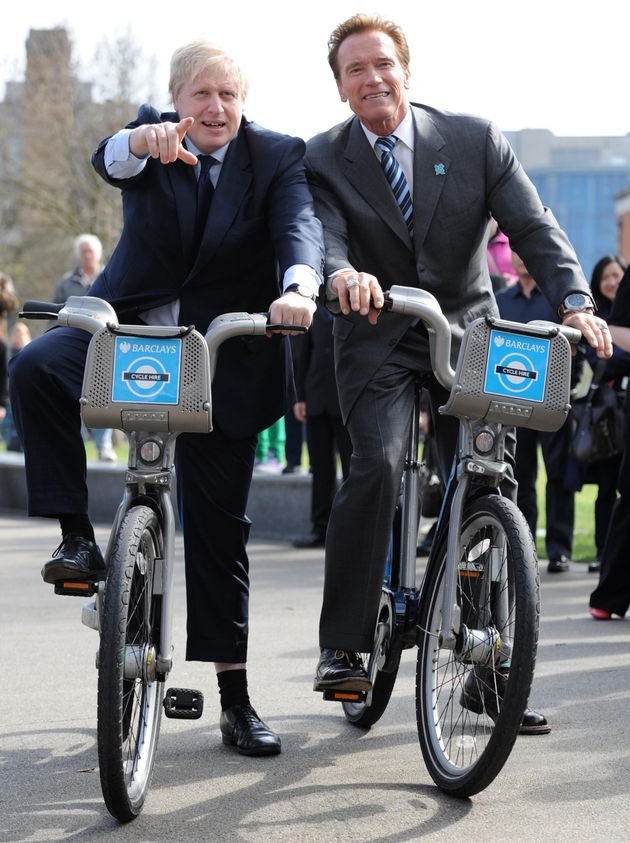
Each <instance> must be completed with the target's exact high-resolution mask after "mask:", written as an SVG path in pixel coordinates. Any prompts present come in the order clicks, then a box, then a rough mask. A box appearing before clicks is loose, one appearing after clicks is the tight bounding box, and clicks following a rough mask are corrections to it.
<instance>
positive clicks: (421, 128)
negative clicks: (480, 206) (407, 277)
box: [412, 108, 451, 249]
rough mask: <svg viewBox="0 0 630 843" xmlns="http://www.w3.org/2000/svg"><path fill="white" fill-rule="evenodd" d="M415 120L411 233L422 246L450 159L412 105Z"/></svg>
mask: <svg viewBox="0 0 630 843" xmlns="http://www.w3.org/2000/svg"><path fill="white" fill-rule="evenodd" d="M412 112H413V116H414V124H415V139H414V154H413V234H414V241H415V246H416V249H418V248H419V247H420V246H422V244H423V242H424V238H425V237H426V236H427V231H428V230H429V226H430V224H431V220H432V219H433V214H434V213H435V209H436V206H437V203H438V200H439V198H440V194H441V193H442V190H443V188H444V185H445V184H446V179H447V178H448V171H449V167H450V163H451V159H450V158H449V157H448V156H447V155H445V154H444V152H443V151H442V148H443V147H444V138H443V137H442V135H441V134H440V133H439V132H438V130H437V129H436V127H435V125H434V124H433V122H432V121H431V119H430V118H429V117H428V116H427V115H426V114H425V113H424V112H423V111H421V110H420V109H417V108H412Z"/></svg>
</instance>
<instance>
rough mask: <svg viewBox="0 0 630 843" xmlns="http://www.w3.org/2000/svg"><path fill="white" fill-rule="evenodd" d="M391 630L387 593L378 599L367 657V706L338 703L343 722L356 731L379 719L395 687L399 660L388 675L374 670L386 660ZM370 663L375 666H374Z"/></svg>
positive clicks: (388, 594)
mask: <svg viewBox="0 0 630 843" xmlns="http://www.w3.org/2000/svg"><path fill="white" fill-rule="evenodd" d="M393 627H394V618H393V606H392V603H391V597H390V593H389V591H388V590H385V591H384V592H383V597H382V598H381V606H380V609H379V618H378V621H377V624H376V632H375V634H374V649H373V650H372V652H371V653H370V657H369V660H368V668H367V672H368V676H372V673H373V671H374V679H373V682H372V696H371V698H370V702H369V703H368V702H366V701H364V702H342V703H341V705H342V707H343V712H344V714H345V716H346V719H347V720H348V721H349V722H350V723H352V724H353V725H354V726H357V727H359V728H360V729H369V728H370V727H371V726H373V725H374V724H375V723H376V722H377V721H378V720H380V719H381V717H382V716H383V714H384V713H385V709H386V708H387V706H388V704H389V700H390V697H391V695H392V691H393V690H394V685H395V684H396V677H397V676H398V668H399V666H400V657H399V658H398V660H397V662H396V665H395V667H394V668H393V669H392V670H391V671H389V670H388V671H387V672H386V671H384V670H380V669H379V668H378V667H377V665H378V663H379V661H384V660H385V658H386V656H387V651H388V649H389V646H390V645H391V639H392V631H393ZM374 662H376V665H375V664H374Z"/></svg>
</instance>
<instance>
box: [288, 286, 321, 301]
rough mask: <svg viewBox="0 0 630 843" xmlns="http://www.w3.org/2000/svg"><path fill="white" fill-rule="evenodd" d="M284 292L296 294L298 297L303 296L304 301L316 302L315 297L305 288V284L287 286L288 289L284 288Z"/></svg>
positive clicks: (309, 289) (308, 288)
mask: <svg viewBox="0 0 630 843" xmlns="http://www.w3.org/2000/svg"><path fill="white" fill-rule="evenodd" d="M284 292H285V293H297V294H298V295H299V296H304V298H305V299H310V300H311V301H317V296H316V295H315V293H314V292H313V291H312V290H311V288H310V287H307V286H306V285H305V284H289V286H288V287H285V290H284ZM283 295H284V293H283Z"/></svg>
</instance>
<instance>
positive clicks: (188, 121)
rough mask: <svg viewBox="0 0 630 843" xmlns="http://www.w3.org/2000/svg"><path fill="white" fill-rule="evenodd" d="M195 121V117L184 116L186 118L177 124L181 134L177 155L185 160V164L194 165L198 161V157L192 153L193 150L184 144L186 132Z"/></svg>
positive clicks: (178, 132)
mask: <svg viewBox="0 0 630 843" xmlns="http://www.w3.org/2000/svg"><path fill="white" fill-rule="evenodd" d="M194 122H195V118H194V117H184V119H183V120H180V121H179V123H178V124H177V126H176V129H177V134H178V136H179V150H178V152H177V157H178V158H179V159H180V161H183V162H184V164H191V165H193V166H194V165H195V164H196V163H197V158H196V156H195V155H193V154H192V152H190V150H188V149H186V147H185V146H184V145H183V144H182V141H183V140H184V138H185V137H186V132H187V131H188V130H189V129H190V127H191V126H192V124H193V123H194Z"/></svg>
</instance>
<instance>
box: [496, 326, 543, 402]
mask: <svg viewBox="0 0 630 843" xmlns="http://www.w3.org/2000/svg"><path fill="white" fill-rule="evenodd" d="M549 349H550V340H548V339H544V338H541V337H531V336H527V335H525V334H513V333H510V332H508V331H496V330H493V331H490V346H489V349H488V364H487V368H486V378H485V382H484V387H483V388H484V392H486V393H488V394H490V395H499V396H501V397H502V398H522V399H525V400H526V401H536V402H538V403H541V402H542V401H543V400H544V397H545V384H546V383H547V370H548V367H549Z"/></svg>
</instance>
